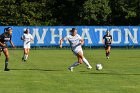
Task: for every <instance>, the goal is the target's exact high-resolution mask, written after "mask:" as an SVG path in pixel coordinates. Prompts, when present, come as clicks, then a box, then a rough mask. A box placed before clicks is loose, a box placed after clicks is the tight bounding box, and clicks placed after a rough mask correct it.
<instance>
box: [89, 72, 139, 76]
mask: <svg viewBox="0 0 140 93" xmlns="http://www.w3.org/2000/svg"><path fill="white" fill-rule="evenodd" d="M89 74H95V75H124V76H129V75H136V76H137V75H140V73H115V72H114V73H102V72H101V73H89Z"/></svg>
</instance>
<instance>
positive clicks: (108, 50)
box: [107, 46, 111, 58]
mask: <svg viewBox="0 0 140 93" xmlns="http://www.w3.org/2000/svg"><path fill="white" fill-rule="evenodd" d="M110 49H111V47H110V46H108V49H107V52H108V58H109V56H110Z"/></svg>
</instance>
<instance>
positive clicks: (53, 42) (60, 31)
mask: <svg viewBox="0 0 140 93" xmlns="http://www.w3.org/2000/svg"><path fill="white" fill-rule="evenodd" d="M50 31H51V42H50V43H51V44H56V42H55V38H56V37H58V38H59V41H60V39H61V38H62V31H63V28H58V33H59V34H55V28H51V29H50ZM59 41H58V43H59Z"/></svg>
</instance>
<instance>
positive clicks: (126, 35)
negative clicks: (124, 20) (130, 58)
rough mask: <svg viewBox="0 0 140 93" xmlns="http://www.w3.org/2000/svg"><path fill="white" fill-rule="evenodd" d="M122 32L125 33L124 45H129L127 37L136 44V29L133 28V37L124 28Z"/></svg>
mask: <svg viewBox="0 0 140 93" xmlns="http://www.w3.org/2000/svg"><path fill="white" fill-rule="evenodd" d="M124 31H125V42H124V43H125V44H128V43H129V41H130V40H129V37H130V39H131V40H132V42H133V43H134V44H138V41H137V32H138V29H137V28H133V32H134V36H132V34H131V32H130V30H129V29H128V28H125V29H124Z"/></svg>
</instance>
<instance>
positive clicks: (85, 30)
mask: <svg viewBox="0 0 140 93" xmlns="http://www.w3.org/2000/svg"><path fill="white" fill-rule="evenodd" d="M82 31H83V32H82V36H81V37H82V38H83V39H88V44H92V40H91V38H90V35H89V28H82ZM85 36H86V37H85Z"/></svg>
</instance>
